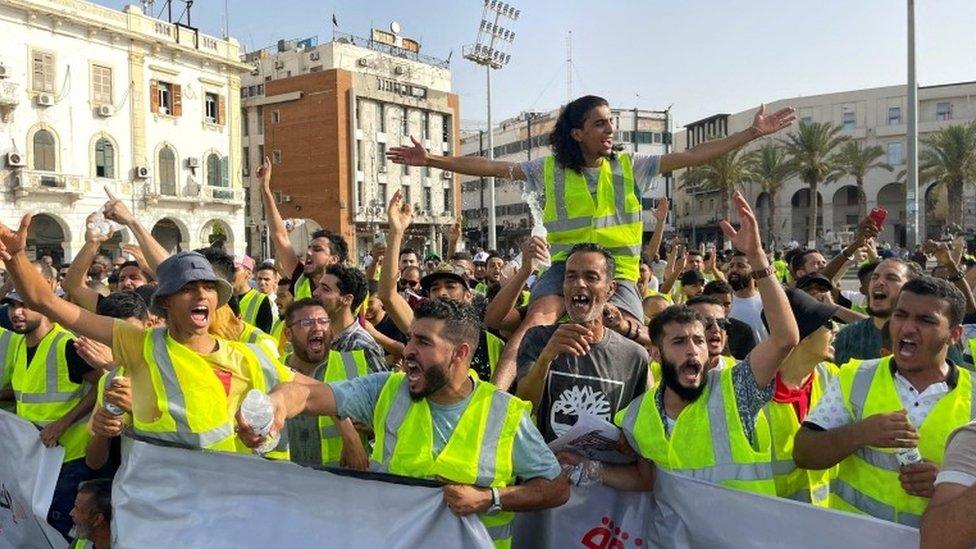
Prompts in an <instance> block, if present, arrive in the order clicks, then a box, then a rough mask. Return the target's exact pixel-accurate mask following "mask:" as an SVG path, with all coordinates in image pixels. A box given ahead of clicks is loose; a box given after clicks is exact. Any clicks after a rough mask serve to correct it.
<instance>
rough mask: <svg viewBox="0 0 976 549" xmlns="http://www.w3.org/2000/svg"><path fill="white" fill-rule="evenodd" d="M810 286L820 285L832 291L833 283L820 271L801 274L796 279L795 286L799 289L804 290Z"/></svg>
mask: <svg viewBox="0 0 976 549" xmlns="http://www.w3.org/2000/svg"><path fill="white" fill-rule="evenodd" d="M810 286H820V287H821V288H824V289H827V290H830V291H833V290H834V283H833V282H831V280H830V279H829V278H827V277H826V276H824V275H822V274H820V273H810V274H808V275H803V276H801V277H800V278H799V279H798V280H797V281H796V287H797V289H799V290H805V289H807V288H809V287H810Z"/></svg>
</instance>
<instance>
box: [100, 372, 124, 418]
mask: <svg viewBox="0 0 976 549" xmlns="http://www.w3.org/2000/svg"><path fill="white" fill-rule="evenodd" d="M116 381H118V380H117V379H113V380H112V381H111V382H110V383H111V384H112V386H117V385H118V383H116ZM104 408H105V411H106V412H108V413H110V414H112V415H113V416H116V417H118V416H121V415H122V414H124V413H125V410H123V409H122V407H121V406H116V405H115V404H112V403H111V402H106V403H105V406H104Z"/></svg>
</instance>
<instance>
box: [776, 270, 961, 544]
mask: <svg viewBox="0 0 976 549" xmlns="http://www.w3.org/2000/svg"><path fill="white" fill-rule="evenodd" d="M911 263H912V265H914V264H915V263H914V262H911ZM890 266H891V265H890V264H889V261H888V260H886V261H884V262H882V264H881V265H880V266H879V267H878V270H879V271H881V272H889V273H890V272H891V271H889V270H888V268H890ZM878 289H879V287H878V286H877V285H875V284H872V294H871V296H870V297H871V299H872V300H876V296H875V291H876V290H878ZM900 290H901V291H900V293H899V294H898V296H897V299H896V301H895V305H894V310H893V312H892V313H891V318H890V319H889V321H888V331H889V333H890V335H891V341H892V347H893V349H892V351H893V355H891V356H886V357H884V358H880V359H867V360H863V361H856V362H851V363H848V364H845V365H843V366H841V369H840V372H839V373H838V374H837V377H836V379H834V380H833V381H831V383H830V385H829V386H828V388H827V391H826V393H825V394H824V396H823V398H822V399H821V401H820V402H819V403H818V404H817V405H816V406H815V407H814V408H813V410H811V411H810V414H809V415H807V417H806V419H805V421H804V422H803V427H802V428H801V429H800V431H799V432H798V433H797V434H796V437H795V439H794V446H793V459H794V460H795V461H796V464H797V466H799V467H803V468H807V469H825V468H828V467H833V466H834V465H838V464H839V466H840V468H839V470H838V473H837V477H836V479H833V480H832V481H831V483H830V507H831V508H833V509H840V510H844V511H850V512H856V513H864V514H869V515H872V516H874V517H876V518H879V519H883V520H889V521H893V522H897V523H900V524H905V525H908V526H913V527H918V526H919V524H920V522H921V516H922V513H923V511H925V509H926V507H927V506H928V505H929V498H931V497H932V494H933V492H934V489H935V488H934V483H935V480H936V475H937V473H938V472H939V467H940V466H941V465H942V461H943V456H944V450H945V445H946V440H947V439H948V438H949V435H950V433H952V431H953V430H955V429H956V428H958V427H961V426H963V425H965V424H967V423H969V422H970V421H972V420H973V419H974V412H973V409H974V408H973V403H974V398H976V395H974V392H973V383H972V374H971V373H970V371H969V370H966V369H963V368H960V367H958V366H957V365H956V364H955V363H954V362H953V361H952V360H951V359H949V358H947V355H948V350H949V346H950V345H952V344H953V343H955V342H956V341H957V340H958V339H959V337H960V336H961V335H962V326H961V322H962V318H963V314H964V312H965V309H966V300H965V298H964V297H963V296H962V292H960V291H959V289H958V288H956V287H954V286H952V285H951V284H950V283H948V282H946V281H944V280H939V279H935V278H932V277H929V276H920V277H917V278H914V279H912V280H909V281H907V282H905V283H904V285H903V286H902V287H901V288H900ZM873 305H874V303H872V306H873Z"/></svg>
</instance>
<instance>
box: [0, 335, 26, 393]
mask: <svg viewBox="0 0 976 549" xmlns="http://www.w3.org/2000/svg"><path fill="white" fill-rule="evenodd" d="M14 335H18V334H14V333H13V332H11V331H10V330H4V329H3V328H0V351H2V352H3V355H2V358H0V387H5V386H6V385H7V379H6V377H5V376H9V375H10V374H11V373H12V372H13V368H10V367H8V364H13V361H14V353H13V350H12V349H11V347H12V345H11V344H12V343H13V341H14ZM21 337H23V336H21Z"/></svg>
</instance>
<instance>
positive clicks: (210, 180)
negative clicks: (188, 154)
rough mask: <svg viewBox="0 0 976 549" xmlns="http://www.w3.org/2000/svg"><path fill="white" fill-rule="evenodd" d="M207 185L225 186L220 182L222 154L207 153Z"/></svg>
mask: <svg viewBox="0 0 976 549" xmlns="http://www.w3.org/2000/svg"><path fill="white" fill-rule="evenodd" d="M207 185H210V186H211V187H222V186H223V185H221V184H220V156H218V155H217V154H216V153H214V154H209V155H207Z"/></svg>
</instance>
